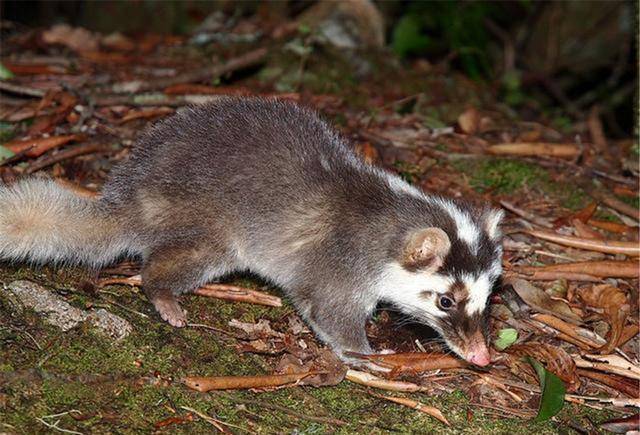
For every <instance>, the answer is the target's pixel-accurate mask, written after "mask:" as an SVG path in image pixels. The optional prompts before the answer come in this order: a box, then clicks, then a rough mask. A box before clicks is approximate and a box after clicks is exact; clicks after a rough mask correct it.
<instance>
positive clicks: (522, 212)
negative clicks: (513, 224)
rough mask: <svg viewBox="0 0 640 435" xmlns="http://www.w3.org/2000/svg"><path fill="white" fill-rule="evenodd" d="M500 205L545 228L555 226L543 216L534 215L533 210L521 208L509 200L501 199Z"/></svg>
mask: <svg viewBox="0 0 640 435" xmlns="http://www.w3.org/2000/svg"><path fill="white" fill-rule="evenodd" d="M500 205H501V206H502V207H504V208H506V209H507V210H509V211H510V212H511V213H514V214H516V215H518V216H520V217H522V218H524V219H526V220H528V221H529V222H532V223H534V224H536V225H539V226H541V227H544V228H553V224H552V223H551V222H549V221H548V220H546V219H544V218H541V217H539V216H536V215H534V214H533V213H531V212H528V211H526V210H522V209H521V208H518V207H516V206H515V205H513V204H511V203H510V202H507V201H500Z"/></svg>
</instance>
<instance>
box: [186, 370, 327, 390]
mask: <svg viewBox="0 0 640 435" xmlns="http://www.w3.org/2000/svg"><path fill="white" fill-rule="evenodd" d="M321 373H324V372H318V371H309V372H304V373H291V374H285V375H258V376H213V377H201V376H188V377H186V378H184V379H183V380H182V381H183V382H184V384H185V385H186V386H187V387H189V388H191V389H192V390H197V391H200V392H201V393H206V392H207V391H211V390H236V389H249V388H266V387H279V386H281V385H287V384H295V383H297V382H300V381H301V380H303V379H304V378H306V377H309V376H314V375H318V374H321Z"/></svg>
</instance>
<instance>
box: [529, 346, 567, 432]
mask: <svg viewBox="0 0 640 435" xmlns="http://www.w3.org/2000/svg"><path fill="white" fill-rule="evenodd" d="M527 361H529V363H530V364H531V365H532V366H533V368H534V369H535V370H536V373H538V379H539V380H540V389H541V390H542V397H541V398H540V408H539V409H538V415H537V416H536V418H535V419H534V421H546V420H549V419H550V418H551V417H553V416H554V415H556V414H557V413H558V412H560V410H561V409H562V406H563V405H564V395H565V393H566V388H565V386H564V383H563V382H562V381H561V380H560V378H559V377H557V376H556V375H555V374H553V373H551V372H550V371H549V370H547V369H545V368H544V366H543V365H542V364H540V362H538V361H536V360H535V359H533V358H531V357H527Z"/></svg>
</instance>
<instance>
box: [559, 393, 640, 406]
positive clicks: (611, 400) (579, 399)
mask: <svg viewBox="0 0 640 435" xmlns="http://www.w3.org/2000/svg"><path fill="white" fill-rule="evenodd" d="M565 400H567V401H569V402H571V401H575V402H576V403H580V404H582V405H586V403H584V402H583V401H595V402H598V403H607V404H611V405H613V406H620V407H626V406H634V407H636V408H640V399H637V398H633V399H627V398H623V397H590V396H578V395H576V394H567V395H566V396H565Z"/></svg>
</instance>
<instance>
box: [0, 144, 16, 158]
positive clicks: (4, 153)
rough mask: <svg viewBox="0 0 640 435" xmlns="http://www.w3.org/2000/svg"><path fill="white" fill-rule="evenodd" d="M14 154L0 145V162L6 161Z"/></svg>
mask: <svg viewBox="0 0 640 435" xmlns="http://www.w3.org/2000/svg"><path fill="white" fill-rule="evenodd" d="M13 156H14V153H13V152H12V151H11V150H10V149H8V148H5V147H3V146H2V145H0V160H4V159H8V158H9V157H13Z"/></svg>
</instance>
